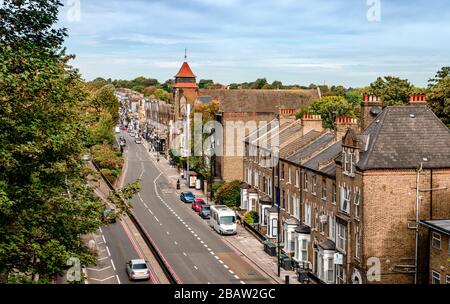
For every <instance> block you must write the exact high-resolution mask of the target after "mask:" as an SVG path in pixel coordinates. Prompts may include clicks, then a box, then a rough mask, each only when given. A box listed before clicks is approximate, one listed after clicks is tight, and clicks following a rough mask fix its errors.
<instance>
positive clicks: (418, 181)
mask: <svg viewBox="0 0 450 304" xmlns="http://www.w3.org/2000/svg"><path fill="white" fill-rule="evenodd" d="M422 169H423V162H421V163H420V167H419V169H418V170H417V175H416V248H415V259H414V266H415V269H414V284H417V274H418V269H417V266H418V252H419V183H420V172H421V171H422Z"/></svg>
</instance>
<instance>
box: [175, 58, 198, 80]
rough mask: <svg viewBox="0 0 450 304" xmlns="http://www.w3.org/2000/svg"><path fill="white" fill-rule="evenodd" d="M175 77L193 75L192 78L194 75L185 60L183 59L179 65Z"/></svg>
mask: <svg viewBox="0 0 450 304" xmlns="http://www.w3.org/2000/svg"><path fill="white" fill-rule="evenodd" d="M175 77H193V78H195V77H196V76H195V75H194V73H193V72H192V70H191V67H190V66H189V64H188V63H187V61H185V62H183V65H182V66H181V69H180V71H179V72H178V74H177V75H175Z"/></svg>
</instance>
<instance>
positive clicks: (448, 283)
mask: <svg viewBox="0 0 450 304" xmlns="http://www.w3.org/2000/svg"><path fill="white" fill-rule="evenodd" d="M445 284H447V285H450V275H447V276H446V277H445Z"/></svg>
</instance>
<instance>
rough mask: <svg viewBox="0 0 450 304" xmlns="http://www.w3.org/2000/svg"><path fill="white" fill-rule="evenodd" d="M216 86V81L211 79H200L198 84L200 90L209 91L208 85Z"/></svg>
mask: <svg viewBox="0 0 450 304" xmlns="http://www.w3.org/2000/svg"><path fill="white" fill-rule="evenodd" d="M211 84H214V81H212V80H211V79H200V81H199V82H198V88H199V89H207V88H208V85H211Z"/></svg>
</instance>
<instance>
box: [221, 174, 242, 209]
mask: <svg viewBox="0 0 450 304" xmlns="http://www.w3.org/2000/svg"><path fill="white" fill-rule="evenodd" d="M240 185H241V182H240V181H238V180H234V181H231V182H225V184H224V185H223V186H222V187H221V188H220V189H219V190H218V191H217V193H216V196H215V198H216V203H217V204H218V205H225V206H228V207H230V208H235V207H237V206H239V204H240V201H241V188H240Z"/></svg>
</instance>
